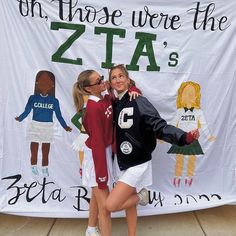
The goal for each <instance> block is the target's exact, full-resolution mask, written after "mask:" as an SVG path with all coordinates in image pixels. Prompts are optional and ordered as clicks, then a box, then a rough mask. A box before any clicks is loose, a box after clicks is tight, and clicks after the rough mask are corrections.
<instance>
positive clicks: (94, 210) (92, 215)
mask: <svg viewBox="0 0 236 236" xmlns="http://www.w3.org/2000/svg"><path fill="white" fill-rule="evenodd" d="M97 223H98V205H97V201H96V198H95V195H94V194H93V193H92V197H91V199H90V203H89V219H88V226H90V227H96V226H97Z"/></svg>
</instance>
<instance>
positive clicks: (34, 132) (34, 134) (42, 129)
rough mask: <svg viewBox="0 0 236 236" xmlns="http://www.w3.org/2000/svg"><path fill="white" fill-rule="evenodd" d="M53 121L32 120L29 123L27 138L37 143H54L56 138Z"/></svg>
mask: <svg viewBox="0 0 236 236" xmlns="http://www.w3.org/2000/svg"><path fill="white" fill-rule="evenodd" d="M53 137H54V130H53V122H38V121H35V120H32V121H31V122H30V124H29V128H28V132H27V139H28V140H29V141H30V142H36V143H52V142H53V140H54V138H53Z"/></svg>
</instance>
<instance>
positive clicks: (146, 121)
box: [114, 93, 187, 170]
mask: <svg viewBox="0 0 236 236" xmlns="http://www.w3.org/2000/svg"><path fill="white" fill-rule="evenodd" d="M114 119H115V127H116V146H117V148H116V149H117V150H116V151H117V160H118V165H119V167H120V169H121V170H125V169H128V168H129V167H132V166H135V165H139V164H142V163H144V162H146V161H149V160H151V158H152V155H151V154H152V152H153V150H154V149H155V147H156V139H161V140H164V141H166V142H168V143H171V144H176V145H179V146H183V145H186V144H187V142H186V132H184V131H183V130H181V129H179V128H176V127H175V126H172V125H168V124H167V123H166V121H165V120H164V119H162V118H161V116H160V115H159V113H158V111H157V110H156V109H155V107H154V106H153V105H152V104H151V103H150V102H149V101H148V100H147V99H146V98H145V97H143V96H139V97H137V98H136V99H133V100H132V101H129V94H128V93H126V94H125V95H124V96H123V97H122V99H121V100H120V101H118V102H117V103H116V105H115V116H114Z"/></svg>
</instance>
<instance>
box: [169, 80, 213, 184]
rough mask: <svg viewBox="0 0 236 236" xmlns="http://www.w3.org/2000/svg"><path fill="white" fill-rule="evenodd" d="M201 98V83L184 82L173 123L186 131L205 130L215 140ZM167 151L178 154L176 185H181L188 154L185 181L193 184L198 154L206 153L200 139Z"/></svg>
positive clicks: (210, 138) (179, 93)
mask: <svg viewBox="0 0 236 236" xmlns="http://www.w3.org/2000/svg"><path fill="white" fill-rule="evenodd" d="M200 98H201V93H200V85H199V84H197V83H195V82H192V81H188V82H183V83H182V84H181V86H180V88H179V89H178V96H177V100H176V105H177V109H178V110H177V113H176V116H175V118H174V120H173V122H172V124H173V125H175V126H176V127H178V128H180V129H182V130H184V131H186V132H188V131H190V130H193V129H199V131H201V132H203V133H204V134H205V135H206V136H207V137H208V141H214V140H215V137H214V136H212V135H211V134H210V132H209V129H208V127H207V123H206V120H205V118H204V114H203V112H202V110H201V106H200ZM167 153H174V154H176V164H175V176H174V178H173V185H174V186H175V187H179V186H180V183H181V179H182V176H183V169H184V160H185V159H184V156H186V157H187V158H186V161H187V163H186V164H187V171H186V174H187V176H186V177H185V181H184V183H185V185H186V186H191V185H192V182H193V176H194V171H195V165H196V156H197V155H204V152H203V150H202V147H201V145H200V143H199V141H198V140H195V141H194V142H193V143H192V144H190V145H188V146H183V147H179V146H176V145H172V146H171V148H170V149H169V151H168V152H167Z"/></svg>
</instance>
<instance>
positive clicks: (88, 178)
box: [82, 146, 114, 187]
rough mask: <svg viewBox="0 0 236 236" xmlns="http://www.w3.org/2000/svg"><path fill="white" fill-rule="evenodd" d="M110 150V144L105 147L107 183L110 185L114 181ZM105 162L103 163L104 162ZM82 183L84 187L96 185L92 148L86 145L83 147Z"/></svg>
mask: <svg viewBox="0 0 236 236" xmlns="http://www.w3.org/2000/svg"><path fill="white" fill-rule="evenodd" d="M111 155H112V150H111V146H108V147H107V148H106V159H107V171H108V185H109V186H110V187H111V186H112V185H113V183H114V177H113V170H112V162H113V161H112V157H111ZM104 164H105V163H104ZM82 169H83V170H82V171H83V174H82V184H83V185H84V186H86V187H95V186H98V184H97V181H96V174H95V167H94V162H93V156H92V150H91V149H89V148H88V147H87V146H86V147H85V149H84V160H83V164H82Z"/></svg>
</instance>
